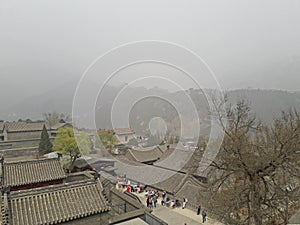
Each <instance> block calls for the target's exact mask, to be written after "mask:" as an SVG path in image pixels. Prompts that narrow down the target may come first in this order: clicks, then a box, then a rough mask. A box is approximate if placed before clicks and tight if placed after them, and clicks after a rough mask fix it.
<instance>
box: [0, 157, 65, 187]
mask: <svg viewBox="0 0 300 225" xmlns="http://www.w3.org/2000/svg"><path fill="white" fill-rule="evenodd" d="M0 177H1V178H2V184H1V186H5V187H7V186H11V187H16V186H21V185H26V184H35V183H40V182H46V181H53V180H59V179H64V178H66V174H65V172H64V170H63V166H62V164H61V162H60V160H59V159H58V158H52V159H51V158H50V159H38V160H30V161H17V162H3V168H2V171H0Z"/></svg>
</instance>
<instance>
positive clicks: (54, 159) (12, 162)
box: [4, 158, 59, 165]
mask: <svg viewBox="0 0 300 225" xmlns="http://www.w3.org/2000/svg"><path fill="white" fill-rule="evenodd" d="M44 161H59V158H40V159H29V160H19V161H4V164H5V165H8V164H23V163H35V162H44Z"/></svg>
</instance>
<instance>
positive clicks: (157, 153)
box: [126, 147, 163, 162]
mask: <svg viewBox="0 0 300 225" xmlns="http://www.w3.org/2000/svg"><path fill="white" fill-rule="evenodd" d="M162 154H163V152H162V151H161V150H160V149H159V148H158V147H156V148H153V149H151V150H148V151H138V150H133V149H129V150H128V152H127V153H126V156H128V158H129V159H134V160H135V161H137V162H148V161H154V160H158V159H159V158H160V157H161V156H162Z"/></svg>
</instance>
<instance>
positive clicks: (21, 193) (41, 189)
mask: <svg viewBox="0 0 300 225" xmlns="http://www.w3.org/2000/svg"><path fill="white" fill-rule="evenodd" d="M92 185H97V183H96V182H95V180H94V179H90V180H81V181H73V182H70V183H63V184H56V185H50V186H44V187H38V188H34V189H27V190H18V191H13V192H10V194H11V196H13V197H15V198H18V197H21V198H22V197H23V196H28V197H29V196H31V195H34V194H43V193H50V192H57V191H58V192H61V191H64V190H65V189H77V188H80V187H83V186H92Z"/></svg>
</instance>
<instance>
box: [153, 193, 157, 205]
mask: <svg viewBox="0 0 300 225" xmlns="http://www.w3.org/2000/svg"><path fill="white" fill-rule="evenodd" d="M152 200H153V206H154V208H156V203H157V198H156V196H155V195H154V196H153V198H152Z"/></svg>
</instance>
